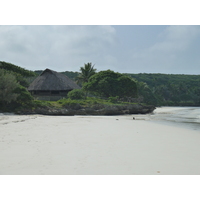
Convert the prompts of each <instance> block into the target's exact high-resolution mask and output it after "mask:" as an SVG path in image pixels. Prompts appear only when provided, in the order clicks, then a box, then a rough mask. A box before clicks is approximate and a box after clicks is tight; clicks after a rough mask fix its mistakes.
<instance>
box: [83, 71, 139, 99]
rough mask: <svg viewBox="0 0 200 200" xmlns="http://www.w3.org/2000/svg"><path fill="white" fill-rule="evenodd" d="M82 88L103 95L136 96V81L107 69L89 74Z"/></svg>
mask: <svg viewBox="0 0 200 200" xmlns="http://www.w3.org/2000/svg"><path fill="white" fill-rule="evenodd" d="M83 89H85V90H87V91H89V92H92V93H94V94H97V95H100V96H103V97H116V96H119V97H120V98H126V97H136V96H137V84H136V81H135V80H134V79H132V78H130V77H128V76H125V75H123V74H120V73H117V72H114V71H111V70H107V71H101V72H98V73H96V74H95V75H93V76H91V77H90V79H89V80H88V82H87V83H85V84H84V86H83Z"/></svg>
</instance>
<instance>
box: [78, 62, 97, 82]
mask: <svg viewBox="0 0 200 200" xmlns="http://www.w3.org/2000/svg"><path fill="white" fill-rule="evenodd" d="M80 71H81V73H79V75H78V77H77V82H78V83H79V84H83V83H87V82H88V80H89V78H90V77H91V76H92V75H94V74H95V73H96V69H94V65H92V63H87V64H84V67H81V68H80Z"/></svg>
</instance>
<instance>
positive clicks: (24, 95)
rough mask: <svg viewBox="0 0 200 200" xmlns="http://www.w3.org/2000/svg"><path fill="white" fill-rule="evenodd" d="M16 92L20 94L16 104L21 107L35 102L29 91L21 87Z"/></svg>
mask: <svg viewBox="0 0 200 200" xmlns="http://www.w3.org/2000/svg"><path fill="white" fill-rule="evenodd" d="M14 92H15V93H16V94H18V97H17V99H16V102H17V103H18V104H20V105H23V104H28V103H30V102H32V101H33V100H34V98H33V96H32V95H31V94H30V92H28V90H27V89H26V88H25V87H23V86H21V85H19V86H18V87H17V88H16V89H15V90H14Z"/></svg>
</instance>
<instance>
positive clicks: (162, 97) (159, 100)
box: [128, 74, 200, 106]
mask: <svg viewBox="0 0 200 200" xmlns="http://www.w3.org/2000/svg"><path fill="white" fill-rule="evenodd" d="M128 75H129V76H130V77H132V78H135V79H136V80H138V81H139V82H143V83H144V84H146V90H148V91H149V92H147V93H145V94H144V90H143V89H141V88H140V87H139V88H138V91H139V93H140V94H141V96H143V97H144V98H145V97H146V95H147V96H149V97H150V96H151V97H152V100H153V99H154V104H155V105H169V106H173V105H174V106H177V105H178V106H199V105H200V75H175V74H128ZM147 99H148V98H147Z"/></svg>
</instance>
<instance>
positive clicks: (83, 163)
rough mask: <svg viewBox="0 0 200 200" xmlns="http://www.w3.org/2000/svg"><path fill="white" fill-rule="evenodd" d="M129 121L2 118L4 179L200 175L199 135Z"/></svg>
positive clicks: (0, 142) (0, 170)
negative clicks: (91, 175)
mask: <svg viewBox="0 0 200 200" xmlns="http://www.w3.org/2000/svg"><path fill="white" fill-rule="evenodd" d="M132 117H133V116H132V115H127V116H42V115H30V116H17V115H13V116H12V115H1V116H0V174H2V175H3V174H5V175H9V174H19V175H22V174H27V175H32V174H38V175H40V174H49V175H54V174H60V175H68V174H71V175H76V174H77V175H82V174H85V175H89V174H94V175H98V174H101V175H112V174H114V175H120V174H122V175H135V174H138V175H164V174H166V175H179V174H182V175H186V174H188V175H192V174H194V175H199V174H200V159H199V157H200V134H199V131H198V130H192V129H184V128H180V127H174V126H169V125H165V124H161V123H159V124H158V123H154V122H152V121H147V120H141V119H140V120H139V119H137V117H136V120H133V119H132Z"/></svg>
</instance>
